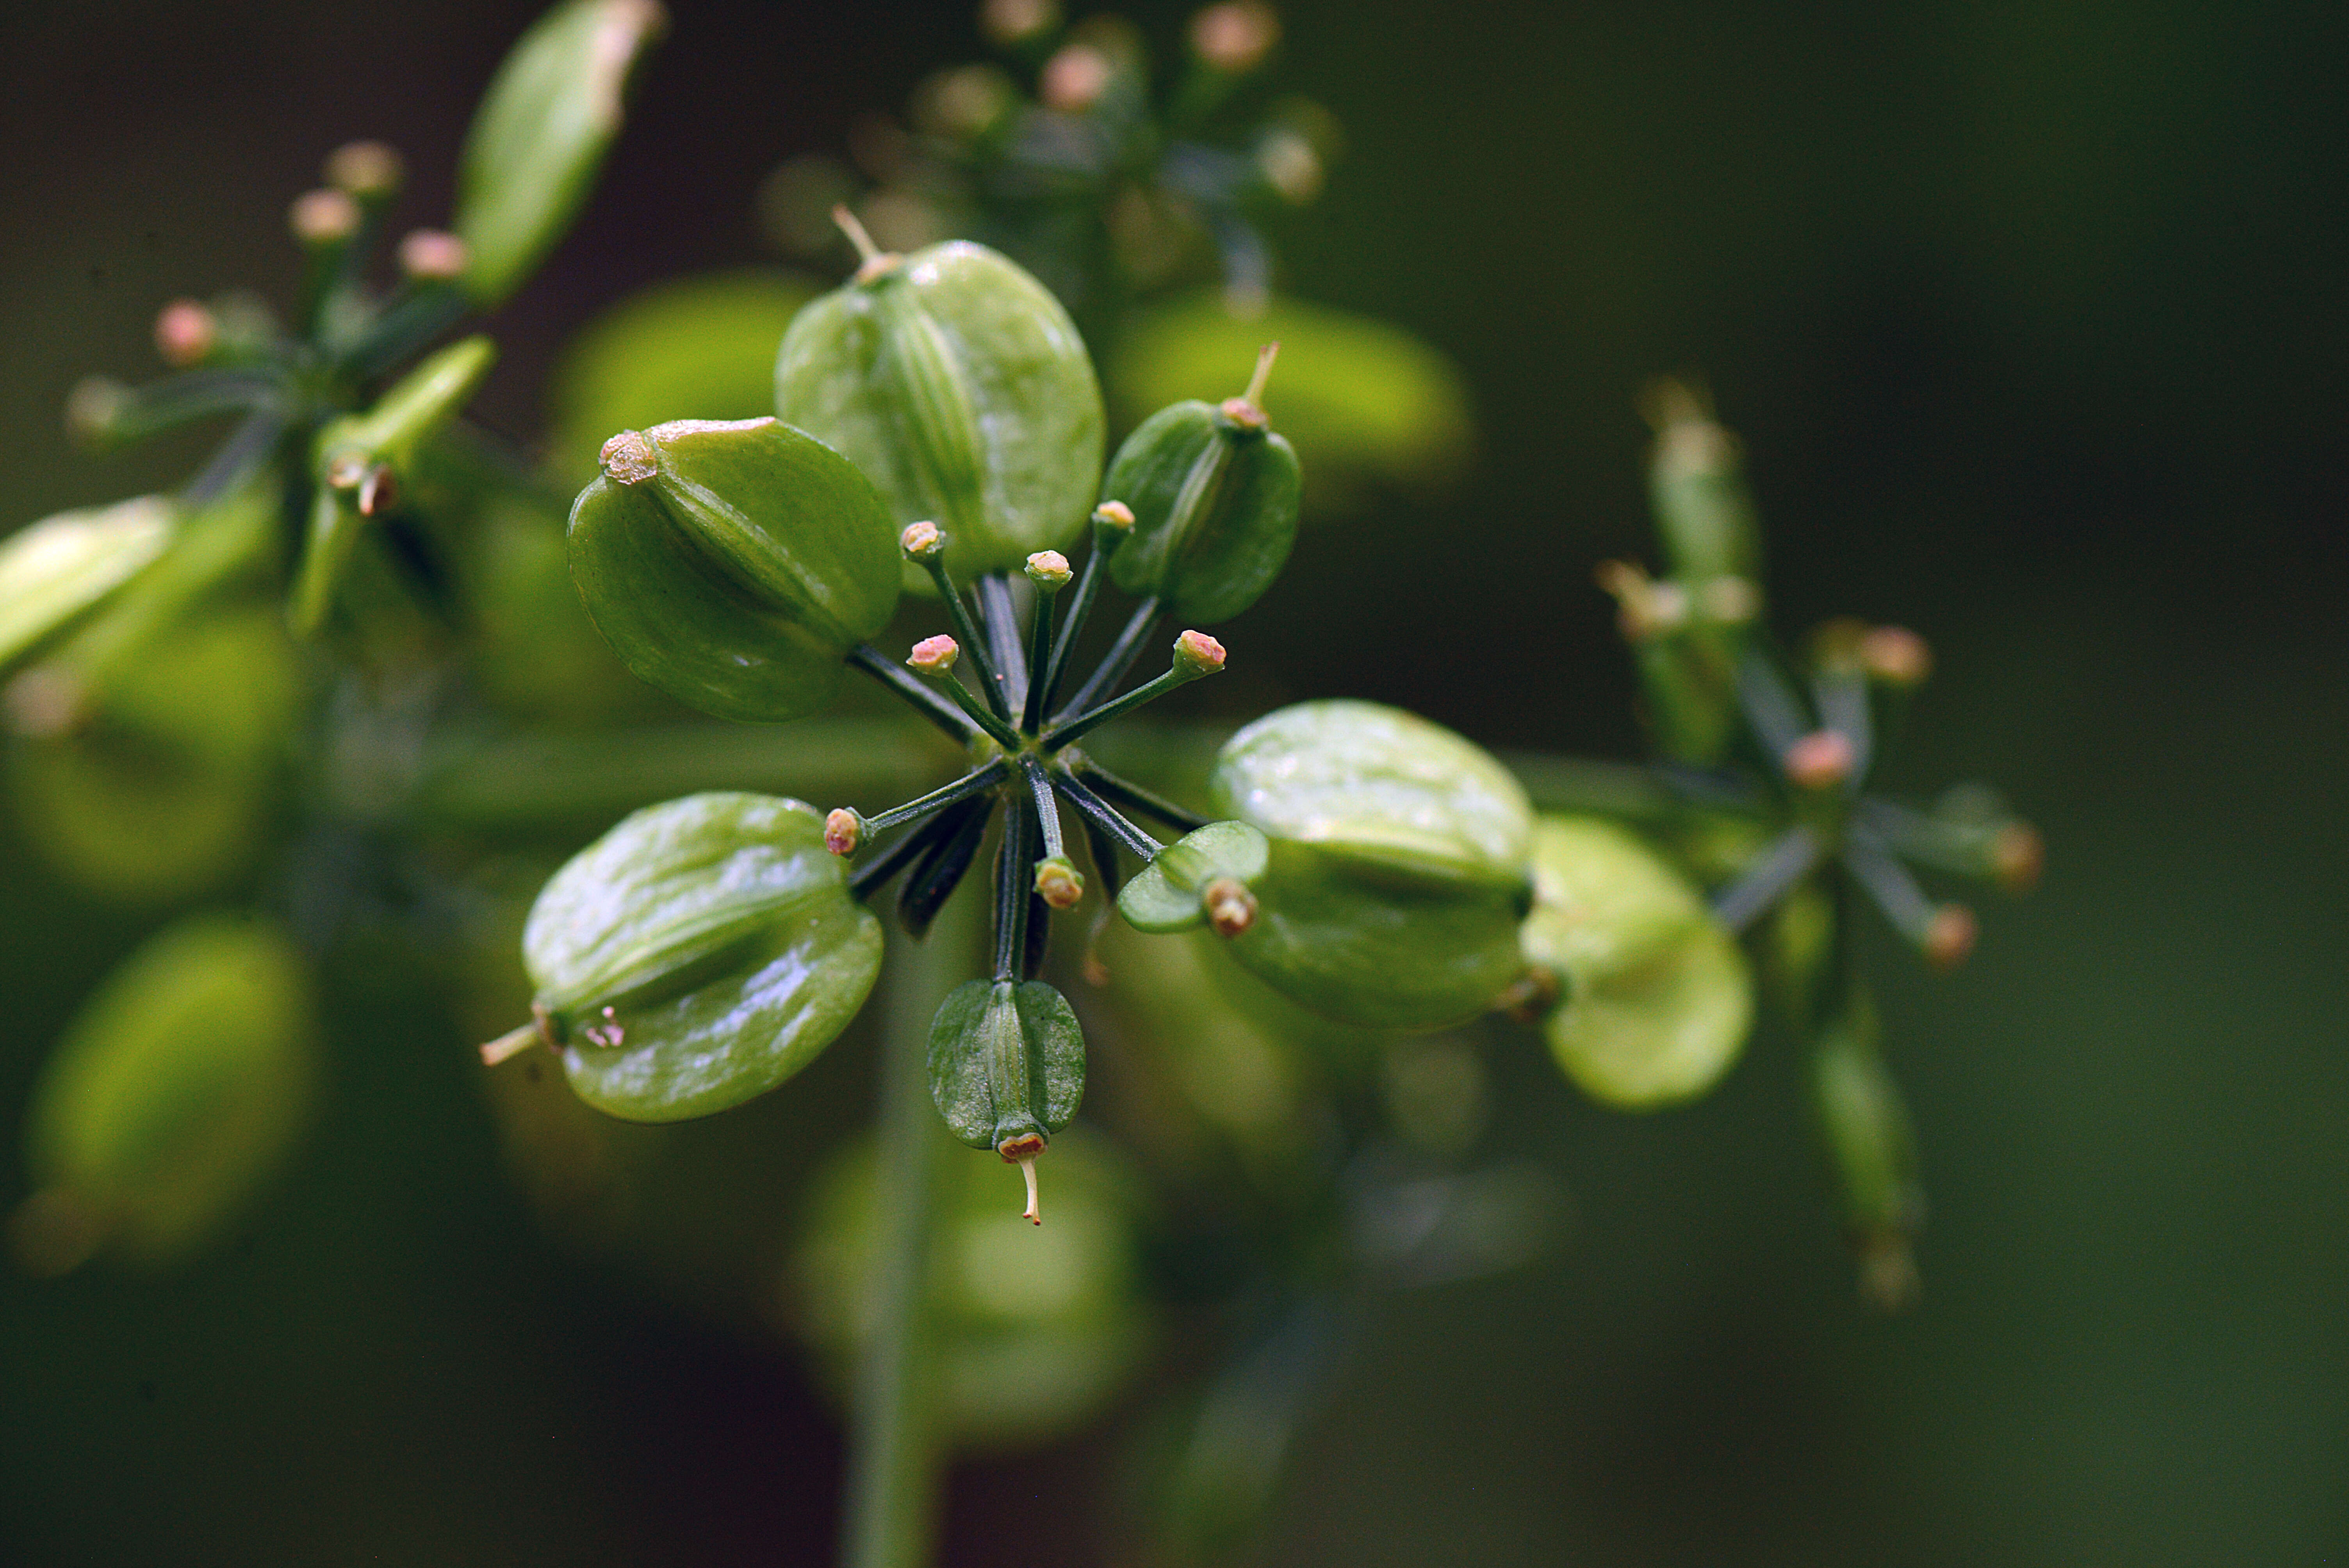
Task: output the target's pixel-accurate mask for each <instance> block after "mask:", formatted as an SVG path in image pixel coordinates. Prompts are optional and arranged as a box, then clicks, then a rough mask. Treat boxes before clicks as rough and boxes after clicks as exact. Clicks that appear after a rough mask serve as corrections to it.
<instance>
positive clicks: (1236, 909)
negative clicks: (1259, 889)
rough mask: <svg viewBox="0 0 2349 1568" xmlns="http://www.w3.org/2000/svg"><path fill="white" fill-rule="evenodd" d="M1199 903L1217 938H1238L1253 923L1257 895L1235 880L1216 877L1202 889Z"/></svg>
mask: <svg viewBox="0 0 2349 1568" xmlns="http://www.w3.org/2000/svg"><path fill="white" fill-rule="evenodd" d="M1199 903H1201V904H1202V905H1203V906H1204V907H1205V908H1206V912H1207V923H1208V924H1210V925H1212V926H1214V927H1215V928H1216V935H1218V936H1237V935H1238V934H1240V933H1242V932H1244V931H1246V930H1247V928H1248V927H1249V926H1251V925H1254V924H1255V923H1256V894H1254V893H1252V892H1248V890H1247V883H1246V882H1241V881H1239V880H1238V879H1237V877H1217V878H1216V880H1215V881H1213V882H1209V883H1208V884H1207V885H1206V887H1204V888H1201V889H1200V890H1199Z"/></svg>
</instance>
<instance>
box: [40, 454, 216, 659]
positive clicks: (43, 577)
mask: <svg viewBox="0 0 2349 1568" xmlns="http://www.w3.org/2000/svg"><path fill="white" fill-rule="evenodd" d="M177 522H178V512H177V509H176V508H174V507H173V506H172V504H171V502H170V501H168V500H164V499H163V498H162V497H160V496H140V497H139V498H137V499H136V500H126V501H118V502H116V503H115V504H114V505H112V506H109V507H92V508H89V509H87V510H85V511H61V512H59V513H57V515H56V516H55V517H49V518H44V519H43V520H41V521H39V522H36V523H34V524H33V525H32V526H31V527H29V528H26V529H21V530H19V531H17V532H16V533H14V534H11V535H10V536H9V537H8V539H7V540H6V541H5V542H0V667H5V666H6V665H8V664H9V662H10V661H12V660H13V659H15V658H16V655H19V654H21V653H23V652H25V651H26V649H28V648H30V647H32V646H33V645H36V644H37V643H39V642H41V641H42V640H43V639H44V638H46V637H47V636H48V635H49V634H51V633H53V632H56V631H57V630H59V629H60V628H62V627H64V626H66V625H67V624H70V623H72V622H73V621H74V620H76V619H77V618H78V617H79V616H80V615H81V614H83V613H84V612H86V611H88V610H90V609H92V608H94V607H95V606H96V605H98V603H100V602H101V601H103V600H105V599H106V598H107V597H108V596H109V595H110V594H111V593H114V591H115V590H116V589H118V588H119V587H121V586H122V585H123V584H124V583H128V582H129V581H130V579H131V578H133V577H135V576H137V575H138V574H139V573H140V572H142V571H144V570H145V569H146V568H147V566H148V565H149V564H150V562H153V561H154V559H155V558H156V557H157V556H159V555H160V554H162V553H163V550H164V547H165V546H167V545H169V544H170V543H171V536H172V533H173V531H174V529H175V527H176V525H177Z"/></svg>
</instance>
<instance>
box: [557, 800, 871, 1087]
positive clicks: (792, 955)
mask: <svg viewBox="0 0 2349 1568" xmlns="http://www.w3.org/2000/svg"><path fill="white" fill-rule="evenodd" d="M523 965H524V966H525V967H526V968H527V969H528V970H529V972H530V976H531V980H532V982H533V985H536V986H537V988H538V997H537V1003H536V1006H537V1007H538V1008H539V1009H540V1010H541V1013H542V1015H543V1018H544V1020H545V1027H546V1029H547V1032H548V1033H549V1035H550V1036H551V1037H552V1040H553V1043H554V1044H555V1045H556V1046H557V1047H558V1048H559V1049H560V1050H561V1052H562V1056H563V1065H564V1072H565V1073H566V1074H567V1075H568V1076H569V1078H570V1080H571V1087H572V1088H573V1089H574V1091H576V1092H577V1094H578V1096H579V1098H580V1099H584V1100H585V1101H586V1102H587V1103H588V1104H590V1105H592V1106H594V1107H595V1108H596V1109H598V1110H602V1111H606V1112H608V1113H610V1114H611V1115H613V1116H616V1117H619V1118H622V1119H625V1120H628V1121H680V1120H684V1119H687V1118H688V1117H696V1116H708V1115H709V1114H710V1113H712V1112H713V1111H719V1110H724V1109H727V1108H728V1107H730V1106H735V1105H740V1103H741V1102H743V1101H744V1100H747V1099H752V1098H754V1097H756V1096H758V1095H761V1094H764V1093H765V1092H766V1091H767V1090H769V1089H771V1088H774V1087H775V1086H776V1085H777V1084H779V1083H781V1082H782V1081H783V1080H784V1079H785V1078H790V1077H791V1076H792V1074H793V1073H796V1072H797V1071H799V1070H800V1068H803V1067H805V1066H806V1065H807V1064H808V1063H809V1062H810V1061H811V1060H812V1059H813V1058H814V1057H815V1056H816V1053H818V1052H819V1051H821V1050H823V1047H825V1046H827V1045H829V1044H831V1043H832V1041H833V1039H834V1038H835V1037H837V1036H838V1035H839V1034H840V1032H841V1031H842V1030H843V1029H844V1028H846V1027H847V1026H848V1023H849V1020H850V1019H852V1018H854V1016H856V1012H857V1009H858V1008H860V1007H862V1006H864V998H865V996H866V995H867V994H868V993H870V992H871V990H872V989H873V983H874V977H875V976H876V975H879V973H880V969H881V925H880V922H878V921H877V920H875V919H874V917H873V915H872V913H871V912H870V911H868V910H866V909H865V907H864V905H863V904H862V903H858V902H857V901H856V900H855V899H854V898H853V897H851V896H850V894H849V892H848V887H847V879H846V876H845V874H844V872H843V866H842V862H841V861H840V858H839V857H838V856H836V855H833V854H832V853H831V852H830V851H827V850H826V849H825V848H824V847H823V818H822V817H821V816H819V815H818V814H817V812H816V811H815V810H814V809H813V808H812V807H809V806H806V805H803V804H802V803H801V802H799V801H797V800H785V799H778V798H776V797H774V796H771V795H748V794H735V793H716V792H713V793H709V794H703V795H688V796H687V797H685V798H684V799H678V800H668V801H664V802H663V803H661V804H660V805H657V806H648V807H647V808H645V809H644V810H641V811H637V812H636V813H634V814H633V815H631V816H629V817H626V818H625V819H624V820H621V822H620V823H619V824H618V825H617V826H616V827H615V828H614V829H613V830H611V831H610V832H608V833H606V834H605V835H604V836H603V837H602V838H601V839H598V840H597V841H595V843H593V844H591V845H589V846H588V847H587V848H586V849H585V850H583V851H580V852H579V853H578V854H577V855H575V856H574V857H573V858H572V859H571V861H569V862H568V863H567V864H565V865H564V868H563V869H562V870H561V871H559V872H556V873H555V874H554V877H553V878H552V879H550V880H549V881H548V882H547V884H546V886H545V888H544V889H543V891H541V892H540V893H539V895H538V902H537V903H535V904H533V906H532V908H531V912H530V921H529V923H528V924H527V925H526V926H525V927H524V929H523Z"/></svg>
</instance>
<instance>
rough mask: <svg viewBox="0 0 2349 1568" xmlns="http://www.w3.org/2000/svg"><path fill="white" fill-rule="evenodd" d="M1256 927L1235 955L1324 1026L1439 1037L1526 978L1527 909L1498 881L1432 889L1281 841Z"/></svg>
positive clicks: (1257, 888) (1256, 887)
mask: <svg viewBox="0 0 2349 1568" xmlns="http://www.w3.org/2000/svg"><path fill="white" fill-rule="evenodd" d="M1248 891H1249V892H1252V893H1254V894H1255V895H1256V899H1257V913H1256V918H1255V920H1254V922H1253V923H1250V925H1249V926H1248V928H1247V930H1246V931H1244V932H1242V933H1241V934H1239V935H1237V936H1236V937H1234V938H1232V939H1231V942H1230V947H1229V951H1230V953H1231V954H1232V956H1233V957H1234V958H1236V959H1237V960H1238V961H1239V963H1240V965H1242V966H1243V967H1244V968H1246V969H1247V971H1248V972H1249V973H1250V974H1253V975H1256V976H1257V978H1258V979H1260V980H1262V981H1264V982H1265V983H1266V984H1267V985H1270V986H1271V987H1272V988H1273V989H1274V990H1276V991H1278V992H1279V993H1280V994H1281V995H1284V996H1287V997H1288V999H1289V1000H1290V1001H1292V1002H1295V1003H1297V1004H1299V1006H1304V1007H1307V1008H1309V1009H1310V1010H1312V1011H1313V1012H1316V1013H1319V1014H1320V1015H1321V1016H1324V1017H1326V1018H1332V1019H1335V1020H1336V1021H1337V1022H1339V1023H1341V1024H1352V1025H1357V1026H1361V1027H1365V1028H1374V1029H1406V1030H1422V1029H1440V1028H1445V1027H1448V1026H1452V1025H1454V1024H1461V1023H1465V1022H1467V1021H1468V1020H1469V1019H1471V1018H1474V1017H1475V1016H1477V1015H1478V1014H1481V1013H1484V1012H1485V1011H1487V1010H1489V1009H1490V1008H1491V1007H1492V1006H1493V1005H1494V1004H1495V1002H1496V1001H1497V1000H1498V999H1499V998H1500V995H1501V994H1502V993H1503V992H1504V991H1505V990H1506V989H1507V988H1508V987H1509V985H1511V984H1512V983H1513V982H1514V981H1516V979H1517V978H1518V976H1519V975H1522V974H1523V973H1524V971H1525V960H1524V958H1523V957H1522V956H1521V955H1520V954H1519V953H1518V950H1517V925H1518V923H1519V922H1520V921H1522V920H1523V919H1524V918H1525V905H1524V903H1523V901H1522V900H1521V899H1520V897H1519V896H1518V894H1517V892H1516V890H1515V889H1513V888H1511V887H1508V886H1506V885H1502V884H1495V883H1458V882H1440V881H1432V880H1430V879H1428V878H1425V877H1423V876H1418V875H1415V874H1411V873H1402V874H1398V873H1396V872H1392V870H1390V869H1389V868H1386V867H1384V866H1381V865H1380V864H1378V863H1377V862H1375V861H1360V860H1355V859H1352V858H1351V857H1349V856H1344V855H1333V854H1330V853H1329V852H1327V851H1322V850H1319V849H1317V848H1315V847H1314V846H1312V845H1310V844H1300V843H1298V842H1295V841H1292V840H1287V839H1275V840H1273V841H1272V852H1271V856H1270V860H1269V862H1268V865H1267V866H1266V869H1265V872H1264V874H1263V875H1262V876H1261V877H1259V878H1257V880H1256V881H1255V882H1252V883H1251V884H1250V885H1249V890H1248Z"/></svg>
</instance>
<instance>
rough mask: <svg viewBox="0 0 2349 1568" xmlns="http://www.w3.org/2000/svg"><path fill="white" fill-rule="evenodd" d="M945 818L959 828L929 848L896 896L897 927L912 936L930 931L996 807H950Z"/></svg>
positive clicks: (989, 803) (969, 804) (983, 802)
mask: <svg viewBox="0 0 2349 1568" xmlns="http://www.w3.org/2000/svg"><path fill="white" fill-rule="evenodd" d="M944 814H945V815H947V816H949V817H957V816H958V817H959V818H960V819H961V824H962V825H961V826H960V827H958V828H957V829H956V830H955V831H954V834H953V836H952V837H950V838H946V839H941V840H939V841H938V842H937V843H936V844H935V845H933V846H932V847H931V849H930V851H929V853H928V854H926V855H925V856H923V857H922V860H921V863H920V864H918V865H916V867H915V868H914V871H913V874H912V875H910V876H908V877H907V878H906V879H905V887H904V888H903V889H902V890H901V891H900V892H898V894H897V921H898V923H899V924H901V925H903V926H904V927H905V930H906V932H907V933H908V934H911V935H914V936H919V935H921V934H923V933H924V932H926V931H927V930H929V928H930V922H931V921H932V920H934V919H936V916H937V913H938V911H939V909H940V908H942V907H943V906H944V905H945V903H946V902H947V899H948V898H950V897H952V896H953V894H954V890H955V889H956V888H957V886H959V885H960V884H961V882H962V879H963V876H964V874H965V873H966V872H968V871H969V870H970V862H971V861H973V860H975V859H977V858H978V845H979V841H980V840H982V839H984V838H986V837H987V823H988V819H989V818H990V817H992V816H993V815H994V814H995V807H994V802H992V801H990V800H987V799H978V800H973V801H968V802H966V803H965V804H963V805H960V806H949V807H947V810H946V811H945V813H944Z"/></svg>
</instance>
